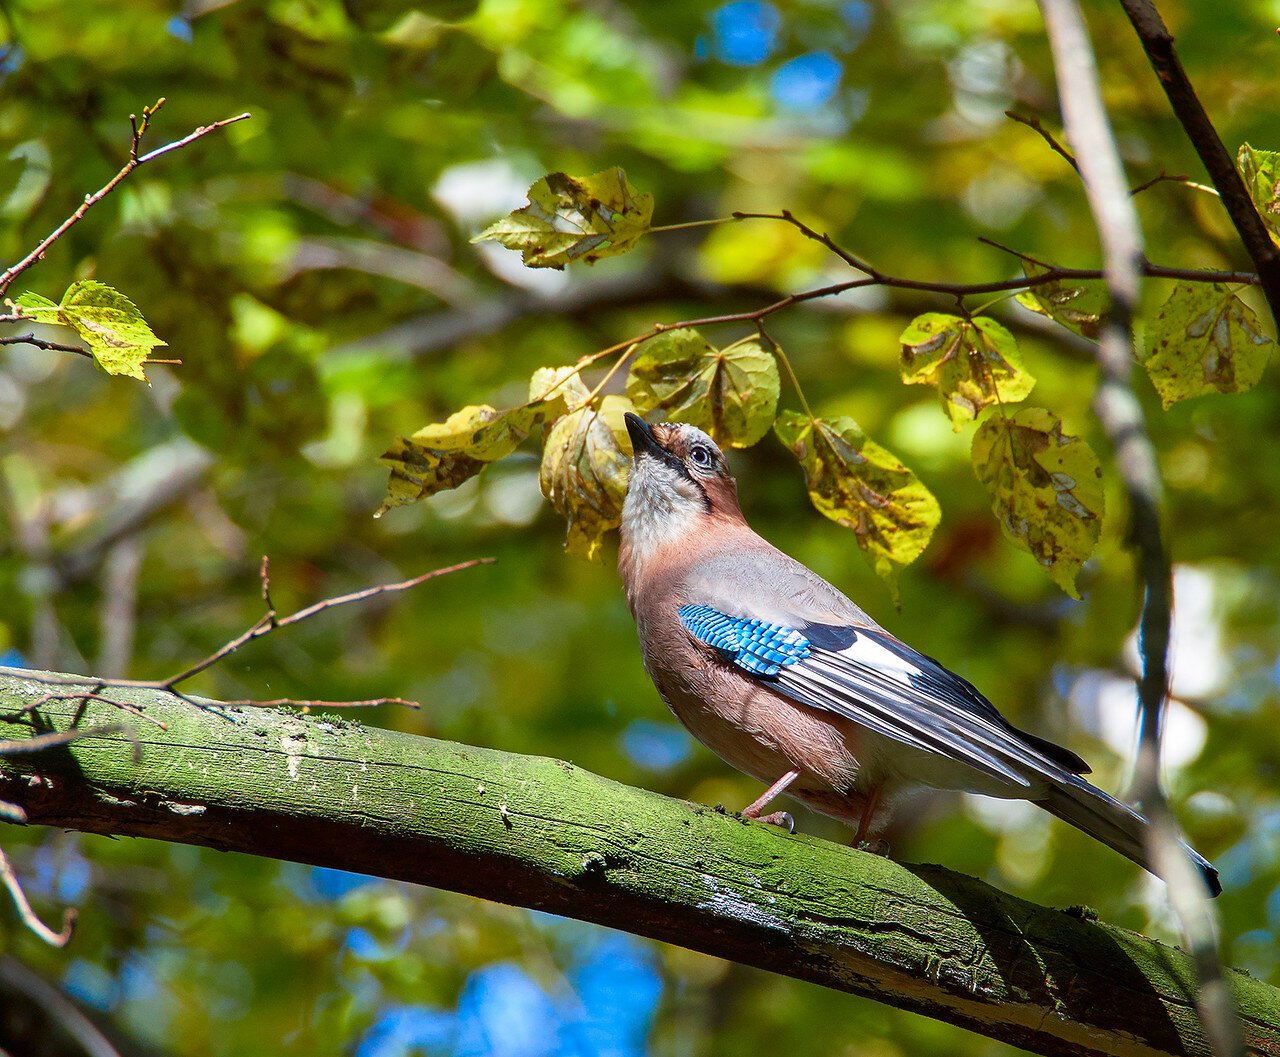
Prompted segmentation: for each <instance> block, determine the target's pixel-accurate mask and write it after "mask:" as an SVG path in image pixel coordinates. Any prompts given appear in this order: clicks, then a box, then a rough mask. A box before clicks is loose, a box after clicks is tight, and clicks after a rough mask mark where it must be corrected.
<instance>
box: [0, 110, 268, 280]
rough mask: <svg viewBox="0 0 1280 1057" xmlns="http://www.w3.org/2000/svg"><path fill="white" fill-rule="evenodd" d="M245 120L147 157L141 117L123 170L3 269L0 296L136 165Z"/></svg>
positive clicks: (208, 128) (231, 120)
mask: <svg viewBox="0 0 1280 1057" xmlns="http://www.w3.org/2000/svg"><path fill="white" fill-rule="evenodd" d="M152 112H153V113H154V109H153V110H152ZM145 114H146V111H144V115H145ZM249 116H250V115H249V114H248V113H244V114H237V115H236V116H235V117H228V118H224V119H223V120H221V121H215V122H213V124H211V125H202V126H201V127H200V128H198V129H196V130H195V131H193V132H190V133H188V134H187V135H185V136H183V137H182V139H178V140H174V141H173V142H172V143H166V144H165V145H164V146H163V147H157V148H156V149H155V150H153V151H152V152H151V153H150V154H143V155H141V156H139V155H138V153H137V147H138V139H139V138H140V137H141V135H142V132H144V131H145V117H144V124H143V126H142V127H141V128H137V127H135V129H134V138H133V144H132V147H131V149H130V155H129V160H128V161H127V162H126V163H125V164H124V167H123V168H122V169H121V170H120V171H119V172H118V173H116V174H115V176H113V177H112V178H111V179H110V180H108V181H107V183H106V184H104V185H103V186H102V187H101V188H100V189H99V190H97V191H95V192H94V193H93V194H91V195H85V199H84V201H83V202H82V203H80V205H79V207H77V209H76V211H75V212H74V213H72V214H71V215H70V216H69V217H67V219H66V220H64V221H63V222H62V223H61V224H59V225H58V226H57V227H56V228H55V229H54V230H53V231H52V232H50V233H49V234H48V235H46V236H45V237H44V238H43V239H41V240H40V244H39V245H38V246H36V248H35V249H33V250H32V251H31V252H30V253H28V254H27V255H26V256H25V257H23V258H22V260H20V261H19V262H18V263H17V264H15V265H13V266H12V267H9V268H6V269H5V271H4V272H3V273H0V294H3V293H4V292H5V291H6V290H8V289H9V287H10V286H12V285H13V281H14V280H15V279H16V278H17V277H18V276H19V275H21V274H22V273H23V272H25V271H26V270H27V269H28V268H30V267H31V266H32V265H33V264H35V263H36V261H38V260H40V258H41V257H43V256H44V255H45V253H46V252H47V251H48V249H49V247H50V246H52V245H53V244H54V243H55V242H57V241H58V239H60V238H62V236H63V235H65V234H66V233H67V231H68V230H69V229H70V228H71V227H72V226H74V225H75V224H77V223H79V222H80V221H81V220H82V219H83V218H84V215H85V214H86V213H87V212H89V210H90V209H92V208H93V207H94V206H95V205H97V204H98V203H99V202H101V201H102V200H103V199H104V198H105V197H106V196H107V195H109V194H110V193H111V192H112V191H114V190H115V189H116V187H118V186H119V185H120V183H121V182H122V181H123V180H124V179H125V178H126V177H127V176H128V175H129V174H130V173H131V172H133V170H134V169H136V168H138V167H139V166H140V165H146V163H147V162H149V161H154V160H155V159H156V158H159V157H162V156H163V155H165V154H168V153H170V152H171V151H175V150H181V149H182V148H183V147H186V146H189V145H190V144H192V143H194V142H195V141H196V140H198V139H201V138H202V137H204V136H207V135H208V134H209V133H210V132H216V131H217V130H218V129H220V128H225V127H226V126H227V125H233V124H235V123H236V122H237V121H244V120H245V119H246V118H248V117H249Z"/></svg>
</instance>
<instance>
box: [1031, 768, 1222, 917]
mask: <svg viewBox="0 0 1280 1057" xmlns="http://www.w3.org/2000/svg"><path fill="white" fill-rule="evenodd" d="M1038 803H1039V805H1040V806H1041V807H1043V808H1044V809H1045V810H1046V811H1048V812H1049V813H1050V814H1053V815H1057V816H1058V818H1060V819H1062V820H1063V821H1064V822H1069V823H1071V825H1073V826H1075V827H1076V829H1080V830H1084V832H1085V833H1087V834H1089V836H1091V837H1093V838H1094V839H1096V840H1100V841H1102V843H1103V844H1105V845H1107V846H1108V847H1111V848H1114V849H1115V850H1116V851H1118V852H1119V853H1120V854H1121V855H1123V856H1125V857H1127V858H1129V859H1132V860H1133V861H1134V862H1136V863H1137V864H1138V865H1139V866H1141V867H1142V868H1143V869H1144V870H1147V871H1148V872H1150V873H1153V874H1154V873H1156V869H1155V867H1154V866H1153V865H1152V864H1151V858H1150V856H1149V855H1148V854H1147V845H1146V839H1145V838H1146V833H1147V831H1148V830H1149V829H1150V828H1151V823H1150V822H1148V821H1147V820H1146V819H1145V818H1143V817H1142V816H1141V815H1140V814H1138V812H1136V811H1134V810H1133V808H1131V807H1129V806H1128V805H1126V804H1122V803H1120V801H1119V800H1117V799H1115V797H1112V796H1108V795H1107V794H1106V793H1104V792H1103V791H1102V790H1101V789H1099V788H1097V787H1096V786H1092V785H1090V784H1089V783H1088V782H1086V781H1085V780H1084V779H1083V778H1076V779H1075V780H1074V781H1071V782H1054V783H1052V784H1051V786H1050V789H1049V795H1048V796H1047V797H1046V798H1045V799H1044V800H1040V801H1038ZM1182 847H1183V849H1184V850H1185V851H1186V852H1187V854H1188V855H1190V856H1191V859H1192V861H1193V862H1194V863H1195V864H1196V866H1197V867H1199V869H1200V872H1201V873H1202V874H1203V875H1204V880H1205V884H1207V885H1208V886H1209V894H1210V895H1212V896H1216V895H1218V894H1219V893H1221V892H1222V884H1221V882H1220V881H1219V880H1218V871H1217V870H1215V869H1214V868H1213V864H1212V863H1210V862H1209V861H1208V860H1207V859H1205V858H1204V856H1202V855H1201V854H1200V853H1199V852H1197V851H1196V850H1195V849H1194V848H1192V847H1189V846H1188V845H1186V844H1183V846H1182Z"/></svg>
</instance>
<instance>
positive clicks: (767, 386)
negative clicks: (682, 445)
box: [627, 329, 781, 448]
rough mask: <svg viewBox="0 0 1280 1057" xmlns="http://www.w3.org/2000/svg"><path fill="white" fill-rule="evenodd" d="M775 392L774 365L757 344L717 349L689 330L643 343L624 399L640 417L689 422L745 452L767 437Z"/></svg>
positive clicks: (773, 414) (740, 343) (771, 356)
mask: <svg viewBox="0 0 1280 1057" xmlns="http://www.w3.org/2000/svg"><path fill="white" fill-rule="evenodd" d="M780 389H781V382H780V380H779V378H778V361H777V359H776V357H775V356H774V354H773V353H772V352H769V351H767V350H766V349H765V348H764V347H763V346H762V345H761V344H760V342H759V341H756V340H755V339H746V340H743V341H738V342H735V343H734V344H732V345H729V346H727V347H726V348H723V349H717V348H715V347H714V346H712V345H711V344H710V343H708V342H707V341H706V340H705V339H704V338H703V337H702V335H700V334H699V333H698V332H697V331H696V330H688V329H682V330H669V331H667V332H666V333H664V334H660V335H658V336H657V337H656V338H652V339H650V340H649V341H647V342H645V343H644V345H643V346H642V348H641V352H640V354H639V355H638V356H637V357H636V358H635V360H634V361H633V362H632V364H631V373H630V374H629V375H628V377H627V396H628V397H630V398H631V400H632V402H633V403H634V404H635V405H636V407H637V408H638V409H639V410H640V412H641V414H645V413H647V412H649V411H654V410H658V409H661V410H663V411H665V412H666V414H667V418H668V419H669V420H670V421H672V422H688V423H690V424H691V425H694V426H697V427H698V428H699V429H702V430H705V431H706V432H707V433H709V434H710V435H711V436H712V437H713V438H714V439H715V440H716V442H717V443H718V444H720V445H722V446H723V445H728V446H730V447H734V448H747V447H750V446H751V445H752V444H755V443H756V442H757V441H758V440H759V439H760V438H761V437H763V436H764V435H765V434H766V433H767V432H768V431H769V426H770V425H772V424H773V420H774V418H775V417H777V413H778V395H779V391H780Z"/></svg>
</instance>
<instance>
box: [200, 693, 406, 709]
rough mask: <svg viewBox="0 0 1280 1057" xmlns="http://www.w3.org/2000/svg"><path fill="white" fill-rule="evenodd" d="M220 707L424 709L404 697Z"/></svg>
mask: <svg viewBox="0 0 1280 1057" xmlns="http://www.w3.org/2000/svg"><path fill="white" fill-rule="evenodd" d="M218 705H219V706H222V705H234V706H236V707H237V708H300V709H302V711H304V712H307V711H309V710H311V709H313V708H377V707H378V706H379V705H400V706H401V707H403V708H421V707H422V705H421V704H419V703H418V702H417V701H410V700H408V699H407V698H403V697H371V698H369V699H368V700H365V701H307V700H303V699H302V698H297V697H277V698H273V699H272V700H270V701H258V700H239V701H219V702H218Z"/></svg>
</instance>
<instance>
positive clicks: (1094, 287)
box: [1017, 260, 1111, 341]
mask: <svg viewBox="0 0 1280 1057" xmlns="http://www.w3.org/2000/svg"><path fill="white" fill-rule="evenodd" d="M1022 270H1023V273H1024V274H1025V275H1026V276H1027V278H1028V279H1034V278H1035V277H1036V276H1038V275H1044V274H1045V272H1047V271H1048V270H1049V269H1048V268H1045V267H1043V266H1042V265H1039V264H1033V263H1032V262H1031V261H1027V260H1024V261H1023V262H1022ZM1017 301H1018V304H1020V305H1022V306H1023V307H1024V308H1029V309H1031V311H1032V312H1039V313H1040V314H1041V315H1042V316H1048V317H1049V318H1050V319H1052V320H1055V321H1056V322H1058V323H1061V324H1062V325H1063V326H1064V327H1066V328H1067V329H1068V330H1070V331H1074V332H1075V333H1076V334H1079V335H1080V336H1081V337H1084V338H1092V339H1093V340H1095V341H1096V340H1097V337H1098V330H1099V328H1100V327H1101V325H1102V315H1103V313H1104V312H1106V310H1107V307H1108V305H1110V303H1111V301H1110V297H1109V296H1108V294H1107V285H1106V283H1104V282H1103V281H1102V280H1101V279H1055V280H1054V281H1053V282H1049V283H1040V284H1039V285H1037V286H1033V287H1031V289H1029V290H1024V291H1023V292H1022V293H1020V294H1019V295H1018V297H1017Z"/></svg>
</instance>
